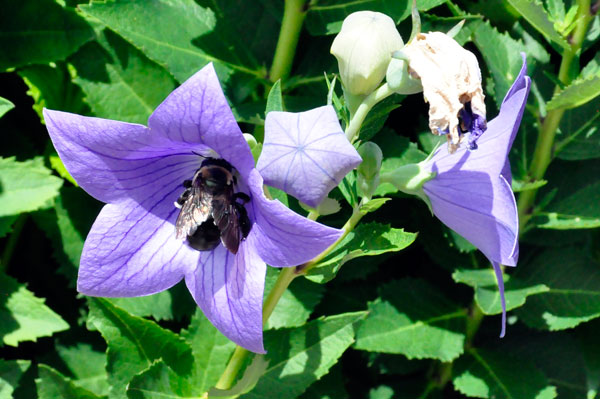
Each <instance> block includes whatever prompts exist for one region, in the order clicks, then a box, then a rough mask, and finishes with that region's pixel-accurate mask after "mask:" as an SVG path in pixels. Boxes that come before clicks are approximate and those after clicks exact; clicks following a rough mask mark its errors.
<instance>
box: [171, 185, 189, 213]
mask: <svg viewBox="0 0 600 399" xmlns="http://www.w3.org/2000/svg"><path fill="white" fill-rule="evenodd" d="M190 193H191V190H190V189H189V188H186V189H185V191H184V192H183V193H181V195H180V196H179V198H177V201H175V204H174V205H175V207H176V208H179V209H181V207H182V206H183V204H184V203H185V201H187V199H188V198H189V197H190Z"/></svg>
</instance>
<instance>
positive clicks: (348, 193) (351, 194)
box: [338, 170, 358, 208]
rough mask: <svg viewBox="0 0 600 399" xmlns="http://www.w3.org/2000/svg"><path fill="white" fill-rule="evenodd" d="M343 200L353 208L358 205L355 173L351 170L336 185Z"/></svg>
mask: <svg viewBox="0 0 600 399" xmlns="http://www.w3.org/2000/svg"><path fill="white" fill-rule="evenodd" d="M338 188H339V189H340V192H341V193H342V195H343V196H344V199H345V200H346V201H347V202H348V204H350V206H351V207H353V208H354V206H355V205H356V204H358V189H357V185H356V172H355V171H354V170H351V171H350V172H349V173H348V174H347V175H346V176H344V178H343V179H342V182H341V183H340V184H339V185H338Z"/></svg>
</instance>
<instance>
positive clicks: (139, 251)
mask: <svg viewBox="0 0 600 399" xmlns="http://www.w3.org/2000/svg"><path fill="white" fill-rule="evenodd" d="M44 117H45V120H46V125H47V127H48V131H49V133H50V137H51V138H52V141H53V143H54V146H55V147H56V150H57V151H58V153H59V155H60V157H61V159H62V160H63V162H64V164H65V166H66V167H67V170H68V171H69V172H70V173H71V175H72V176H73V177H74V178H75V180H76V181H77V182H78V184H79V185H80V186H81V187H82V188H83V189H84V190H85V191H87V192H88V193H89V194H90V195H92V196H93V197H94V198H96V199H98V200H100V201H102V202H105V203H106V205H105V206H104V208H103V209H102V211H101V212H100V214H99V215H98V217H97V219H96V221H95V222H94V225H93V226H92V229H91V231H90V233H89V235H88V237H87V239H86V242H85V245H84V248H83V253H82V255H81V264H80V268H79V277H78V282H77V288H78V290H79V291H80V292H81V293H83V294H86V295H91V296H105V297H130V296H140V295H149V294H153V293H156V292H159V291H163V290H165V289H167V288H169V287H171V286H173V285H174V284H176V283H177V282H179V281H180V280H181V279H185V282H186V284H187V287H188V289H189V290H190V292H191V294H192V296H193V297H194V299H195V300H196V302H197V303H198V305H199V306H200V307H201V308H202V310H203V311H204V314H205V315H206V316H207V317H208V319H210V320H211V322H212V323H213V324H214V325H215V326H216V327H217V328H218V329H219V330H220V331H221V332H222V333H223V334H225V335H226V336H227V337H229V338H230V339H231V340H233V341H234V342H236V343H237V344H239V345H241V346H243V347H245V348H247V349H249V350H251V351H254V352H261V353H262V352H264V349H263V343H262V299H263V290H264V280H265V272H266V266H265V263H268V264H269V265H271V266H277V267H281V266H294V265H298V264H302V263H304V262H306V261H308V260H310V259H312V258H314V257H315V256H316V255H318V254H319V253H321V252H322V251H323V250H325V249H326V248H327V247H328V246H329V245H331V244H332V243H333V242H334V241H335V240H336V239H337V238H338V237H339V236H340V234H341V231H340V230H337V229H333V228H330V227H327V226H324V225H321V224H319V223H316V222H313V221H310V220H308V219H306V218H304V217H301V216H300V215H297V214H295V213H294V212H292V211H290V210H289V209H288V208H286V207H285V206H283V205H282V204H281V203H280V202H278V201H271V200H268V199H267V198H266V197H265V196H264V193H263V179H262V177H261V175H260V173H259V172H258V171H257V170H256V169H255V168H254V161H253V158H252V154H251V152H250V149H249V147H248V144H247V143H246V141H245V140H244V138H243V135H242V132H241V131H240V129H239V127H238V125H237V123H236V121H235V119H234V117H233V114H232V112H231V109H230V108H229V106H228V104H227V100H226V99H225V96H224V95H223V92H222V90H221V87H220V85H219V81H218V79H217V76H216V74H215V71H214V68H213V66H212V65H208V66H206V67H205V68H203V69H202V70H201V71H199V72H198V73H196V74H195V75H194V76H192V77H191V78H190V79H189V80H187V81H186V82H185V83H184V84H182V85H181V86H180V87H179V88H178V89H176V90H175V91H173V92H172V93H171V94H170V95H169V96H168V97H167V99H166V100H165V101H164V102H163V103H162V104H160V105H159V106H158V107H157V108H156V110H155V111H154V113H153V114H152V115H151V116H150V118H149V120H148V127H146V126H142V125H138V124H131V123H125V122H118V121H112V120H107V119H100V118H90V117H84V116H80V115H74V114H69V113H65V112H59V111H51V110H44ZM207 159H209V160H212V161H209V164H210V163H213V164H214V163H215V162H216V163H217V164H218V165H217V167H216V169H217V170H216V172H215V173H221V175H219V176H221V177H218V178H217V179H216V180H215V181H216V182H217V183H219V184H221V183H222V184H223V186H222V187H221V188H223V190H224V191H226V192H227V193H229V194H230V195H232V196H233V198H231V199H225V201H224V202H223V199H222V198H221V197H218V196H217V195H215V197H213V201H212V202H211V201H210V198H209V200H207V201H204V202H203V206H206V207H207V209H208V210H209V211H210V209H211V208H212V209H213V213H212V215H209V216H210V217H209V218H208V220H207V221H205V223H204V224H202V225H199V226H195V225H194V226H192V227H193V228H192V229H191V230H190V231H189V233H190V234H195V238H194V237H190V236H188V237H187V240H186V237H184V239H178V238H176V233H175V230H176V229H175V222H176V220H177V218H178V215H179V214H180V212H181V211H182V210H181V209H179V208H180V207H181V205H182V203H185V201H186V200H187V199H189V198H190V196H191V194H194V193H196V194H198V192H197V191H188V190H195V189H197V188H198V186H203V187H207V186H208V187H212V186H211V185H212V184H214V183H215V181H213V180H210V179H211V176H205V175H204V174H200V175H198V176H195V174H196V172H198V171H199V169H200V168H201V166H205V165H206V163H205V164H203V162H205V161H206V160H207ZM215 159H219V161H214V160H215ZM219 167H222V168H221V169H219ZM228 169H229V172H227V170H228ZM204 171H205V172H206V170H204ZM223 176H225V177H223ZM192 179H193V180H194V182H190V180H192ZM223 179H225V180H223ZM184 181H187V182H186V183H185V187H184ZM186 187H187V188H186ZM190 187H191V188H190ZM199 195H200V198H202V199H203V200H206V198H208V197H202V193H200V194H199ZM174 203H178V204H174ZM176 205H178V206H179V207H178V206H176ZM218 206H225V207H227V206H229V208H227V209H228V212H230V213H229V216H228V217H229V218H234V219H233V222H234V223H233V224H231V220H232V219H229V221H230V226H229V227H223V226H226V224H221V222H220V221H217V220H218V219H219V218H218V215H216V214H215V209H216V207H218ZM195 212H196V213H195V214H194V216H197V212H198V209H197V208H196V210H195ZM205 216H206V215H205ZM213 216H214V221H215V222H214V223H212V221H211V220H210V219H211V218H213ZM194 220H197V219H194ZM211 223H212V224H211ZM216 225H219V226H220V227H219V228H217V227H215V226H216ZM240 225H243V226H244V227H243V228H241V227H239V226H240ZM231 226H233V227H231ZM196 227H197V229H196ZM235 228H239V231H238V230H235ZM224 229H230V230H231V229H234V230H231V231H233V233H232V234H235V235H236V237H237V238H236V239H235V241H239V248H232V247H231V245H228V248H230V249H227V248H226V247H225V245H224V244H222V243H221V242H220V241H221V240H222V241H225V240H224V239H223V236H224V234H223V231H224ZM194 230H196V232H197V234H196V233H194ZM186 232H187V230H186ZM219 232H220V235H221V237H220V238H221V240H219V235H218V233H219ZM184 235H185V234H184ZM193 239H200V241H208V242H209V243H210V244H211V245H210V247H211V248H212V247H214V248H212V249H207V250H196V249H193V248H192V247H191V246H190V243H191V242H192V241H193Z"/></svg>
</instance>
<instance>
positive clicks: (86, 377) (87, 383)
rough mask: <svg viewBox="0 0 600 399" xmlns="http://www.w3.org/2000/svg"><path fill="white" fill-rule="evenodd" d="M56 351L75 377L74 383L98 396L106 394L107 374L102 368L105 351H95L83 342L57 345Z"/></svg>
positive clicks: (104, 360) (104, 362) (104, 361)
mask: <svg viewBox="0 0 600 399" xmlns="http://www.w3.org/2000/svg"><path fill="white" fill-rule="evenodd" d="M56 351H57V352H58V356H60V358H61V359H62V361H63V362H64V363H65V364H66V366H67V368H68V369H69V371H70V372H71V373H72V374H73V376H74V377H75V379H74V380H73V383H74V384H75V385H77V386H79V387H81V388H84V389H87V390H88V391H90V392H93V393H95V394H96V395H98V396H105V395H107V394H108V376H107V375H106V370H105V369H104V366H105V365H106V353H104V352H98V351H95V350H94V349H92V347H91V345H89V344H84V343H78V344H77V345H75V346H62V345H57V346H56Z"/></svg>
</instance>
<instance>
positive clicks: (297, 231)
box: [246, 169, 342, 267]
mask: <svg viewBox="0 0 600 399" xmlns="http://www.w3.org/2000/svg"><path fill="white" fill-rule="evenodd" d="M248 186H249V188H250V191H251V193H252V203H251V206H252V210H251V213H252V214H253V215H254V219H255V220H256V223H255V224H254V225H253V226H252V230H251V231H250V235H248V238H247V239H246V242H247V243H248V244H249V245H252V246H254V247H255V248H256V251H257V252H258V254H259V256H260V257H261V258H262V260H264V261H265V262H266V263H268V264H269V265H271V266H276V267H281V266H295V265H300V264H302V263H305V262H308V261H309V260H311V259H312V258H314V257H315V256H317V255H318V254H320V253H321V252H323V251H324V250H325V249H327V248H328V247H329V246H330V245H331V244H333V243H334V242H335V241H336V240H337V239H338V238H339V237H340V236H341V234H342V230H338V229H334V228H331V227H327V226H325V225H322V224H320V223H317V222H314V221H312V220H309V219H307V218H305V217H303V216H300V215H298V214H297V213H294V212H293V211H291V210H290V209H288V208H286V207H285V206H284V205H283V204H282V203H281V202H279V201H276V200H268V199H267V198H266V197H265V195H264V193H263V189H262V186H263V179H262V177H261V175H260V174H259V173H258V171H257V170H256V169H254V170H253V171H252V172H251V173H250V176H249V179H248Z"/></svg>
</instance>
